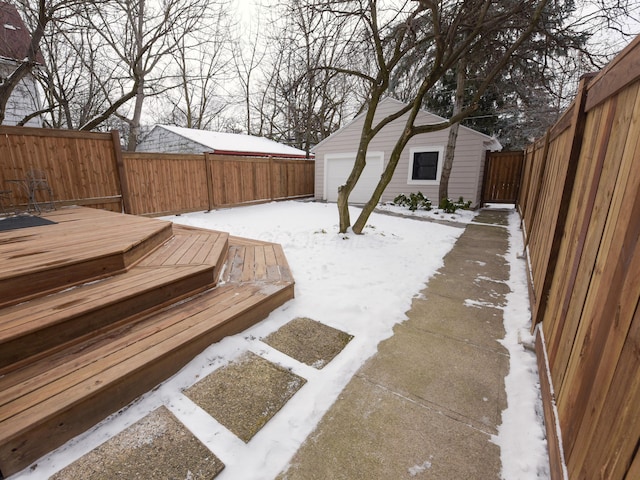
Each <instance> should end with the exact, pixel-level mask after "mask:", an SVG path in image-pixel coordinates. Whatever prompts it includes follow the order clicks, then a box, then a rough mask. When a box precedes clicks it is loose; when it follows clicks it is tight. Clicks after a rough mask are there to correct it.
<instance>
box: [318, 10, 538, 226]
mask: <svg viewBox="0 0 640 480" xmlns="http://www.w3.org/2000/svg"><path fill="white" fill-rule="evenodd" d="M327 3H328V4H330V5H331V6H332V11H333V13H334V14H335V15H336V16H345V15H347V16H350V17H351V18H353V19H354V21H355V22H356V23H357V26H358V28H359V29H360V31H361V32H362V33H361V35H362V36H361V39H360V42H359V44H358V46H357V47H358V48H362V46H363V45H365V46H366V48H368V51H369V55H370V56H369V58H370V59H371V61H370V62H369V64H368V68H366V69H355V68H347V69H337V70H338V71H340V72H342V73H345V74H348V75H354V76H357V77H360V78H362V79H364V80H366V81H367V82H368V84H369V88H370V90H369V92H370V101H369V104H368V106H367V108H366V111H365V115H364V122H363V127H362V132H361V136H360V142H359V145H358V149H357V154H356V160H355V164H354V167H353V170H352V171H351V174H350V175H349V177H348V179H347V181H346V183H345V184H344V185H342V186H340V187H339V189H338V211H339V216H340V231H341V232H345V231H346V230H347V229H348V228H349V227H350V226H351V221H350V218H349V209H348V200H349V194H350V193H351V191H352V190H353V188H354V187H355V184H356V182H357V181H358V179H359V177H360V175H361V173H362V171H363V170H364V167H365V165H366V153H367V148H368V145H369V143H370V142H371V140H372V139H373V138H374V137H375V136H376V135H377V134H378V133H379V132H380V131H381V130H382V128H383V127H384V126H385V125H387V124H389V123H391V122H393V121H395V120H398V119H401V118H402V120H401V121H403V122H404V128H403V131H402V134H401V135H400V137H399V138H398V139H397V141H396V143H395V145H394V147H393V149H392V152H391V154H390V158H389V161H388V163H387V165H386V167H385V169H384V172H383V174H382V176H381V178H380V181H379V182H378V185H377V186H376V188H375V190H374V192H373V195H372V197H371V199H370V200H369V201H368V202H367V203H366V204H365V206H364V208H363V210H362V213H361V214H360V216H359V217H358V219H357V221H356V222H355V223H354V225H353V231H354V232H355V233H361V232H362V230H363V228H364V226H365V224H366V221H367V219H368V218H369V216H370V214H371V212H372V211H373V209H374V208H375V206H376V205H377V203H378V201H379V199H380V197H381V195H382V193H383V191H384V189H385V188H386V186H387V185H388V183H389V182H390V180H391V177H392V175H393V172H394V171H395V168H396V166H397V164H398V160H399V159H400V155H401V153H402V151H403V149H404V147H405V146H406V145H407V143H408V141H409V140H410V139H411V138H412V137H413V136H415V135H418V134H421V133H427V132H432V131H437V130H442V129H445V128H448V127H450V126H451V125H453V124H455V123H457V122H459V121H460V120H462V119H463V118H465V117H467V116H469V115H470V114H471V113H472V112H473V111H475V110H476V109H477V104H478V101H479V99H480V98H481V96H482V94H483V93H484V92H485V91H486V90H487V88H488V87H489V86H490V85H491V82H492V80H493V79H494V78H495V77H496V75H498V73H499V72H500V71H502V69H503V68H505V66H506V65H507V64H508V63H509V61H510V60H511V58H512V56H513V55H514V53H515V52H516V51H517V50H518V48H519V47H520V46H521V45H522V43H523V42H524V41H525V40H526V39H527V38H529V36H530V35H531V34H532V32H533V31H534V30H535V27H536V25H537V23H538V21H539V20H540V18H541V17H542V13H543V10H544V8H545V6H546V3H547V0H537V1H535V2H530V1H524V0H523V1H515V2H513V1H510V2H504V3H502V2H495V1H490V0H473V1H465V2H458V1H454V0H451V1H445V2H435V1H431V0H420V1H418V2H416V1H407V2H404V3H402V4H401V5H399V6H397V7H395V4H394V3H393V2H390V3H388V2H383V1H376V0H360V1H350V2H346V1H342V0H335V1H330V2H327ZM496 37H500V38H501V39H502V43H501V47H500V50H499V54H496V55H495V58H493V61H492V64H491V65H490V67H489V68H487V69H486V74H485V77H484V80H483V81H482V82H481V83H480V84H479V85H478V87H477V90H476V93H475V95H474V97H473V98H472V99H471V101H470V102H469V103H468V106H466V107H465V108H463V109H462V110H461V111H460V113H458V114H457V115H455V116H452V117H451V118H450V119H449V120H446V121H443V122H440V123H437V124H426V125H421V124H416V118H417V116H418V113H419V111H420V108H421V106H422V104H423V101H424V99H425V96H426V95H427V93H428V92H429V91H430V89H431V88H433V86H434V85H435V83H436V82H437V81H438V80H439V79H440V78H441V77H442V76H443V75H444V74H445V73H446V72H447V71H448V70H450V69H451V68H453V67H454V66H455V65H456V63H457V62H458V61H459V60H461V59H462V58H465V57H466V56H467V55H468V54H469V52H471V51H472V50H474V49H477V48H478V47H477V46H478V44H481V43H482V42H486V41H487V40H488V39H495V38H496ZM424 46H428V55H426V56H425V57H424V61H425V62H428V63H427V65H426V68H425V69H423V74H422V75H420V77H419V78H414V83H415V85H416V87H415V89H414V90H413V91H414V92H415V93H414V95H413V96H412V98H411V99H410V101H409V103H408V104H407V106H405V107H404V108H401V109H400V110H398V111H397V112H395V113H394V114H392V115H389V116H387V117H385V118H382V119H378V118H376V115H375V114H376V109H377V106H378V103H379V102H380V100H381V99H382V97H383V96H384V95H385V94H387V93H388V91H389V87H390V83H391V80H392V78H393V73H394V72H395V69H397V68H398V65H399V63H400V62H401V61H402V59H403V58H405V56H407V55H409V54H410V53H412V52H414V51H416V50H418V49H421V48H423V47H424ZM333 70H336V69H333Z"/></svg>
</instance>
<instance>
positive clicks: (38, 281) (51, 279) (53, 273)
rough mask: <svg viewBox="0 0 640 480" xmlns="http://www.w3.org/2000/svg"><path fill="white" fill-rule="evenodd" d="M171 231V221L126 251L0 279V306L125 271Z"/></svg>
mask: <svg viewBox="0 0 640 480" xmlns="http://www.w3.org/2000/svg"><path fill="white" fill-rule="evenodd" d="M172 235H173V230H172V227H171V224H168V226H167V227H165V228H163V229H162V230H160V231H158V232H156V233H155V234H154V235H152V236H150V237H149V238H146V239H144V240H143V241H141V242H139V243H138V244H137V245H135V246H134V247H132V248H130V249H129V250H127V251H124V252H119V253H114V254H112V255H109V256H103V257H94V258H90V259H87V260H86V261H84V262H72V263H67V262H66V261H65V259H60V260H58V261H57V262H56V264H43V265H42V269H41V270H38V271H31V272H29V273H27V274H24V275H20V274H16V275H15V276H12V277H8V278H2V279H0V307H7V306H10V305H15V304H18V303H21V302H24V301H27V300H32V299H34V298H37V297H42V296H45V295H49V294H51V293H55V292H59V291H61V290H65V289H67V288H69V287H72V286H75V285H80V284H83V283H86V282H91V281H94V280H99V279H101V278H106V277H110V276H112V275H116V274H118V273H122V272H124V271H126V270H127V269H128V268H130V267H131V266H133V265H135V264H136V262H138V261H139V260H141V259H142V258H144V256H145V255H147V254H148V253H150V252H151V251H153V250H155V249H156V248H158V247H159V246H161V245H162V244H163V243H164V242H166V241H167V240H168V239H169V238H171V236H172Z"/></svg>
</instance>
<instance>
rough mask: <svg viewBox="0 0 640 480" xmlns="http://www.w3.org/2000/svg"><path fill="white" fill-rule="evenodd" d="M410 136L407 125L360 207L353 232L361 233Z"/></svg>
mask: <svg viewBox="0 0 640 480" xmlns="http://www.w3.org/2000/svg"><path fill="white" fill-rule="evenodd" d="M410 138H411V129H410V127H407V128H406V129H405V131H404V133H403V135H402V136H401V137H400V138H399V139H398V142H397V143H396V145H395V147H394V148H393V151H392V152H391V155H390V157H389V163H388V164H387V166H386V167H385V169H384V172H382V175H381V176H380V180H379V181H378V184H377V185H376V188H375V190H374V191H373V194H372V195H371V198H370V199H369V201H368V202H367V203H366V204H365V206H364V207H363V208H362V212H360V215H358V219H357V220H356V223H354V224H353V232H354V233H356V234H358V235H360V234H361V233H362V230H364V227H365V225H366V224H367V220H369V217H370V216H371V214H372V213H373V211H374V210H375V208H376V206H377V205H378V202H379V201H380V198H381V197H382V194H383V193H384V190H385V188H387V185H389V182H390V181H391V178H392V177H393V173H394V172H395V170H396V167H397V165H398V161H399V160H400V157H401V156H402V150H404V147H405V146H406V145H407V143H408V141H409V139H410Z"/></svg>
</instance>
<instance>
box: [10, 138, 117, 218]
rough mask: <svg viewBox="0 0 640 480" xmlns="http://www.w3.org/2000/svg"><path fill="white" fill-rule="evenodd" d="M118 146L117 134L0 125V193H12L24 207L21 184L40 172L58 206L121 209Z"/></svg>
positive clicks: (25, 199)
mask: <svg viewBox="0 0 640 480" xmlns="http://www.w3.org/2000/svg"><path fill="white" fill-rule="evenodd" d="M117 142H119V139H118V138H117V133H113V134H110V133H87V132H77V131H71V130H49V129H43V128H26V127H0V190H7V189H9V190H11V191H12V197H13V201H14V202H15V203H16V204H22V205H23V206H26V205H27V200H28V198H27V195H26V192H25V191H24V188H23V186H22V185H21V184H20V183H18V182H19V181H20V180H23V179H24V178H25V177H26V175H27V172H29V171H30V170H42V171H43V172H44V173H45V174H46V176H47V181H48V182H49V184H50V186H51V188H52V189H53V192H54V194H55V200H56V203H57V204H58V205H65V204H76V205H88V206H93V207H96V208H103V209H106V210H113V211H118V212H119V211H122V186H121V184H120V175H119V173H118V168H119V167H122V165H121V164H120V165H119V164H118V161H119V160H121V158H120V159H119V158H118V156H117V155H116V150H115V149H114V143H115V144H118V143H117ZM119 151H120V150H119V149H118V150H117V152H119Z"/></svg>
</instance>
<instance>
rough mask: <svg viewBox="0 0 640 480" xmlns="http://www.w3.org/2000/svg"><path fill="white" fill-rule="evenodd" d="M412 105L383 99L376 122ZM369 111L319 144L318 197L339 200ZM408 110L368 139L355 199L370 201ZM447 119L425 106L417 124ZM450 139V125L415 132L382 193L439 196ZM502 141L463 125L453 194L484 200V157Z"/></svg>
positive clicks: (389, 197)
mask: <svg viewBox="0 0 640 480" xmlns="http://www.w3.org/2000/svg"><path fill="white" fill-rule="evenodd" d="M406 106H407V105H406V104H404V103H402V102H399V101H397V100H395V99H392V98H385V99H383V100H382V101H381V102H380V104H379V105H378V108H377V110H376V114H375V118H374V122H373V125H377V122H380V121H382V120H383V119H385V118H387V119H388V118H389V117H391V116H395V115H396V114H397V113H398V112H399V111H401V110H402V109H404V108H405V107H406ZM365 116H366V112H363V113H361V114H360V115H358V116H357V117H355V118H354V119H353V120H352V121H351V122H349V123H348V124H346V125H345V126H344V127H342V128H341V129H339V130H337V131H336V132H334V133H333V134H331V135H330V136H328V137H327V138H325V139H324V140H322V141H321V142H320V143H318V145H316V146H315V147H314V148H313V150H312V151H313V153H314V155H315V157H316V168H315V198H316V199H318V200H326V201H330V202H335V201H336V200H337V198H338V187H339V186H340V185H343V184H344V182H345V180H346V179H347V177H348V176H349V173H351V169H352V167H353V162H354V159H355V157H356V151H357V149H358V146H359V145H360V140H361V137H362V129H363V126H364V123H365ZM407 116H408V113H405V114H404V115H403V116H402V117H400V118H397V119H395V120H393V121H391V122H389V123H387V124H386V125H385V126H384V127H383V128H381V129H380V130H379V132H378V133H377V134H376V136H375V137H373V138H372V139H371V141H370V142H369V144H368V152H369V154H368V155H367V167H366V169H365V170H364V172H363V173H362V177H361V178H360V181H359V182H358V184H357V185H356V189H355V190H354V192H353V193H352V194H351V195H350V197H349V202H350V203H365V202H367V201H368V200H369V199H370V198H371V193H372V192H373V190H374V189H375V186H376V184H377V182H378V181H379V180H380V175H381V174H382V169H383V166H386V162H388V161H389V157H390V156H391V152H392V151H393V149H394V148H395V146H396V142H397V141H398V139H399V138H400V137H401V136H402V134H403V132H404V129H405V127H406V126H405V121H406V119H407ZM444 121H445V119H444V118H441V117H438V116H437V115H434V114H433V113H430V112H427V111H425V110H421V111H420V112H418V116H417V118H416V120H415V124H416V125H432V124H438V123H442V122H444ZM448 141H449V129H444V130H438V131H435V132H428V133H421V134H418V135H414V136H413V137H412V138H411V139H410V140H409V141H408V142H407V144H406V145H405V147H404V149H403V150H402V152H401V154H400V158H399V159H398V164H397V166H396V168H395V171H394V173H393V175H392V176H391V179H390V181H389V184H388V185H387V187H386V188H385V190H384V192H383V193H382V196H381V198H380V201H381V202H390V201H392V200H393V199H394V198H395V197H396V196H398V195H400V194H401V193H403V194H405V195H408V194H410V193H418V192H421V193H422V194H423V195H424V196H426V197H427V198H430V199H431V200H432V201H436V202H437V200H436V199H437V198H438V195H439V187H440V178H441V173H442V167H443V163H444V153H445V151H446V146H447V142H448ZM501 148H502V146H501V145H500V143H499V142H498V141H497V140H496V139H495V138H492V137H489V136H487V135H485V134H483V133H480V132H478V131H476V130H472V129H471V128H468V127H465V126H461V127H460V130H459V131H458V140H457V142H456V151H455V156H454V159H453V168H452V170H451V177H450V179H449V197H450V198H454V199H458V198H459V197H463V198H464V199H465V201H467V200H469V201H471V204H472V205H473V206H476V205H478V203H479V202H480V196H481V195H480V194H481V191H482V178H483V173H484V160H485V157H486V152H487V151H488V150H491V151H494V150H500V149H501Z"/></svg>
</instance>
